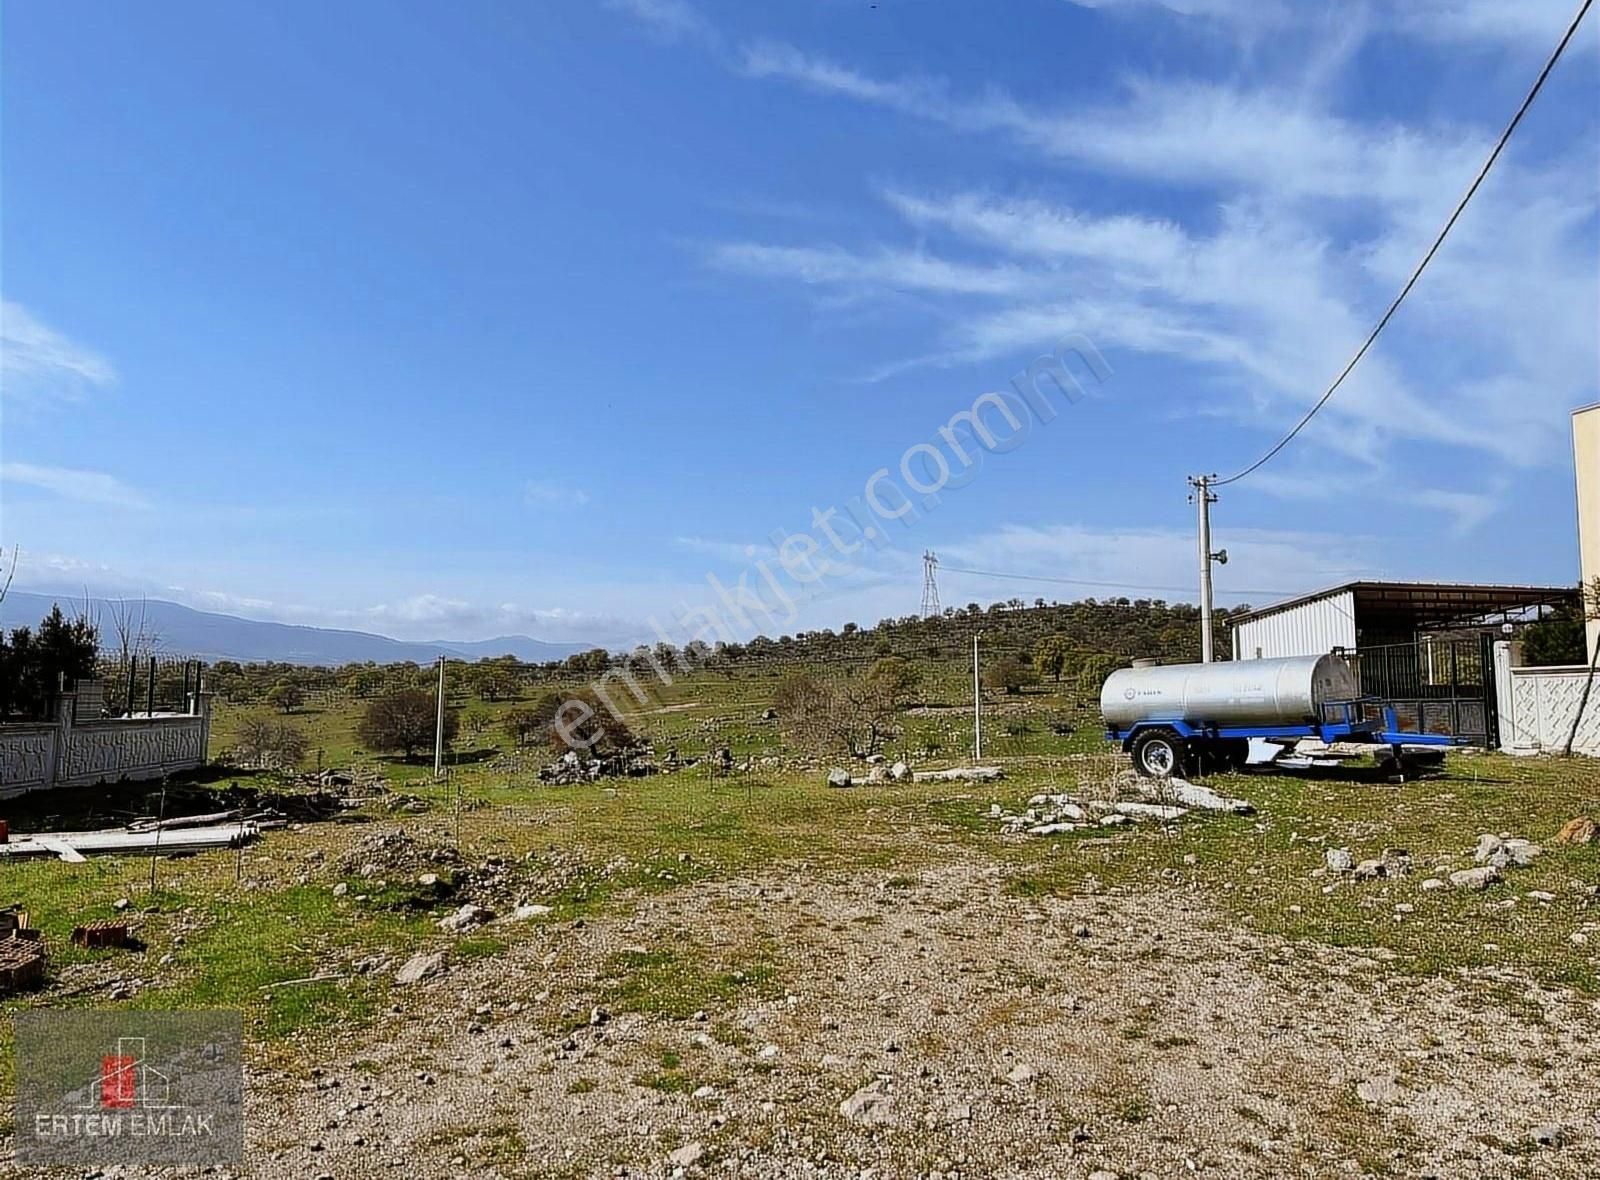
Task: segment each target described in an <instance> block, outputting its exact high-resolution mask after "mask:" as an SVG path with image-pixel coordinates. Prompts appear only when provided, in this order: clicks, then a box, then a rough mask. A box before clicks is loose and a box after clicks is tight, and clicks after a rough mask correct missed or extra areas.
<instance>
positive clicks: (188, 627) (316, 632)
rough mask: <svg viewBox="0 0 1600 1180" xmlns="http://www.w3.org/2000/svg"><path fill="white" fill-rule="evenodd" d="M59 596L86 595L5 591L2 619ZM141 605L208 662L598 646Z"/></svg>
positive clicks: (346, 660)
mask: <svg viewBox="0 0 1600 1180" xmlns="http://www.w3.org/2000/svg"><path fill="white" fill-rule="evenodd" d="M127 601H132V600H127ZM57 602H59V603H60V604H61V609H62V610H64V611H74V612H75V611H77V610H79V609H81V608H82V606H83V598H82V597H81V596H80V597H77V598H74V597H73V596H72V595H70V594H30V593H26V592H24V591H20V590H13V591H11V593H9V594H7V595H6V598H5V601H4V602H0V623H3V624H4V625H5V626H6V627H7V628H11V627H23V626H29V627H31V626H33V625H35V624H36V623H38V621H39V620H40V619H41V618H43V617H44V616H45V615H46V614H48V613H49V611H50V607H51V605H52V604H54V603H57ZM89 608H90V611H91V613H93V614H95V615H96V616H97V617H98V619H99V622H100V641H101V643H103V644H107V645H109V644H112V643H114V642H115V641H116V636H115V633H114V629H113V627H112V622H111V618H112V614H111V608H110V602H108V600H106V599H99V598H91V599H90V600H89ZM144 610H145V620H146V623H147V625H148V626H149V628H150V629H151V630H152V631H154V632H155V634H156V635H158V636H159V637H160V640H161V650H162V651H164V652H170V653H172V654H173V655H176V656H189V657H192V658H196V659H202V660H208V661H215V660H238V661H240V662H241V663H247V662H251V661H258V662H262V661H268V660H272V661H277V662H279V663H285V664H326V665H337V664H356V663H363V662H365V661H367V660H371V661H373V662H374V663H379V664H392V663H397V662H400V661H403V660H412V661H414V662H416V663H419V664H423V663H427V662H428V661H430V660H434V659H437V658H438V657H439V656H440V655H447V656H452V657H456V658H461V659H468V660H476V659H482V658H483V657H485V656H503V655H514V656H516V657H517V658H518V659H519V660H524V661H527V662H530V663H542V662H543V661H545V660H559V659H564V658H565V657H567V656H569V655H571V654H572V653H573V652H578V651H585V650H587V649H588V648H590V647H593V646H594V645H593V644H584V643H546V642H544V641H543V640H539V639H530V638H529V637H528V636H526V635H509V636H506V637H505V638H503V639H485V640H473V641H466V642H456V641H453V640H438V641H434V642H429V643H407V642H405V641H403V640H399V639H391V638H389V636H387V635H374V634H372V633H371V632H368V631H340V630H335V629H332V628H328V627H303V626H299V625H296V624H293V623H268V622H262V621H260V620H258V619H241V618H238V617H236V616H234V615H222V614H216V613H213V612H211V611H203V610H195V609H194V608H192V607H187V606H181V605H179V604H178V603H176V602H163V601H161V600H160V599H155V598H151V599H146V600H145V601H144Z"/></svg>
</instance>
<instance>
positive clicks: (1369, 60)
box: [0, 0, 1600, 644]
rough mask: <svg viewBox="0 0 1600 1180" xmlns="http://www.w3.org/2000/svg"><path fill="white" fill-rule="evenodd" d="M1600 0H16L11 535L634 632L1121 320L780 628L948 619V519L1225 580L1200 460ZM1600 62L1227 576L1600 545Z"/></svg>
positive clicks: (210, 571) (1503, 171)
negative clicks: (938, 606)
mask: <svg viewBox="0 0 1600 1180" xmlns="http://www.w3.org/2000/svg"><path fill="white" fill-rule="evenodd" d="M1573 8H1574V5H1573V4H1572V3H1570V2H1569V0H1552V2H1544V0H1538V2H1535V0H1527V2H1525V3H1519V4H1514V5H1513V4H1503V3H1500V2H1498V0H1412V2H1409V3H1400V2H1398V0H1387V2H1379V0H1373V2H1371V3H1366V4H1360V3H1340V4H1330V5H1326V6H1325V5H1320V4H1298V3H1295V4H1291V3H1274V2H1273V0H1256V2H1253V3H1243V2H1235V0H1166V2H1165V3H1160V2H1156V0H1097V2H1093V3H1091V2H1088V0H1083V2H1079V3H1072V2H1069V0H1016V2H1014V3H1009V4H1006V5H1003V6H985V7H979V6H976V5H966V4H954V3H951V4H929V3H922V2H916V3H913V2H911V0H879V3H877V4H876V5H872V4H869V3H855V2H852V3H843V2H822V3H815V4H807V5H789V6H782V7H780V6H773V5H749V4H731V3H730V4H714V3H709V2H707V3H697V4H694V5H690V4H689V3H687V2H685V0H619V2H617V3H612V4H594V5H587V4H578V3H562V4H547V5H539V6H535V5H527V4H520V3H486V2H475V3H467V4H461V5H450V6H444V5H436V4H409V3H399V4H397V3H392V2H386V3H382V4H377V3H373V4H364V3H356V2H350V0H342V2H341V3H339V4H334V5H326V4H321V5H310V4H295V3H272V4H265V3H263V4H244V3H228V4H211V3H204V4H200V3H195V4H187V3H177V2H171V3H163V4H160V5H102V4H82V3H73V2H63V3H55V4H48V5H44V4H11V5H7V6H6V8H5V9H4V14H3V28H0V37H3V41H0V45H3V67H4V73H3V83H0V85H3V95H0V97H3V120H4V124H3V137H0V167H3V181H4V189H3V198H0V199H3V207H0V208H3V214H4V222H3V242H0V244H3V273H0V289H3V295H4V299H5V310H4V317H3V329H4V352H3V355H0V359H3V362H4V368H3V387H0V406H3V414H4V418H3V424H0V425H3V435H0V444H3V450H0V476H3V479H0V497H3V499H0V510H3V515H0V540H3V541H4V543H5V545H6V546H7V547H8V548H9V547H10V546H12V545H20V546H21V548H22V553H23V557H22V562H21V566H20V568H19V571H18V575H17V584H18V585H19V586H22V585H28V586H32V587H38V588H56V589H80V588H82V587H84V586H88V587H89V588H90V589H91V590H94V591H97V592H101V593H134V592H141V593H148V594H150V595H152V596H159V597H169V598H175V599H178V600H180V601H185V602H188V603H191V604H193V605H196V606H201V607H207V608H212V609H223V610H230V611H233V612H236V613H242V614H247V615H251V616H255V617H263V618H279V619H286V620H290V621H296V622H311V623H319V624H329V625H340V626H357V627H363V628H368V629H375V630H380V631H384V632H387V633H390V634H395V635H399V636H402V637H408V638H426V637H438V636H449V637H452V638H480V637H487V636H490V635H495V634H502V633H507V632H525V633H529V634H533V635H536V636H540V637H543V638H550V639H593V640H595V641H598V642H605V643H608V644H610V643H620V642H623V641H627V640H631V639H633V638H636V637H638V636H639V635H640V634H641V633H642V632H643V631H644V629H645V622H644V621H645V620H646V619H648V618H650V617H656V618H660V619H665V618H670V617H672V616H673V614H674V613H675V612H677V611H679V610H680V609H681V608H683V607H684V606H685V605H691V604H694V603H695V602H697V601H698V600H699V599H702V598H704V597H705V594H706V587H707V581H706V578H707V575H708V574H712V575H715V576H716V577H717V578H718V579H719V580H722V581H723V582H724V583H725V584H727V583H729V582H731V580H732V579H734V578H736V577H737V576H738V575H739V573H740V571H741V569H748V568H749V567H750V566H751V563H753V562H757V561H762V560H767V559H768V558H770V557H771V554H772V538H773V536H774V535H775V530H782V532H779V533H777V534H776V535H777V536H778V537H779V538H780V539H781V537H782V536H783V535H785V534H794V533H798V532H800V531H802V530H811V531H813V532H814V533H815V532H816V530H815V529H814V527H813V520H814V516H813V512H814V510H817V509H823V508H826V507H827V506H830V505H839V506H843V505H845V504H846V503H847V501H849V500H850V499H851V498H852V497H859V496H861V494H862V490H863V486H864V483H865V481H867V480H868V479H869V478H870V477H871V475H872V473H873V472H874V471H876V470H878V469H880V468H884V469H887V470H888V471H889V473H890V475H891V478H894V479H897V480H898V479H899V478H900V476H899V474H898V472H899V463H900V460H901V457H902V456H903V455H904V454H906V452H907V449H908V448H909V447H912V446H913V445H914V444H917V443H918V442H919V441H924V440H928V439H930V438H932V439H934V441H938V435H937V430H938V427H939V426H940V425H941V424H944V423H946V422H947V421H948V420H949V419H950V418H951V416H952V415H953V414H955V413H958V412H959V411H961V410H962V409H964V408H968V407H971V406H972V404H973V402H974V399H975V398H977V397H978V396H979V395H980V394H982V393H984V392H985V391H989V390H1004V389H1007V388H1008V387H1009V382H1010V380H1011V378H1012V376H1013V375H1014V374H1016V373H1017V372H1019V371H1020V370H1022V369H1023V368H1025V367H1026V366H1027V365H1028V364H1029V363H1030V362H1031V361H1032V360H1033V359H1034V358H1036V357H1038V356H1039V355H1040V354H1041V353H1045V352H1048V351H1050V350H1051V349H1052V348H1053V347H1055V345H1056V342H1058V341H1060V340H1062V339H1063V338H1064V337H1069V336H1075V337H1076V338H1079V339H1086V340H1087V341H1089V342H1092V345H1093V347H1094V349H1096V350H1098V353H1099V355H1101V356H1103V358H1104V360H1105V363H1106V365H1107V366H1108V368H1109V372H1108V373H1106V374H1103V379H1099V380H1095V379H1092V378H1091V377H1089V376H1088V374H1087V373H1085V372H1084V371H1083V370H1082V369H1081V368H1080V369H1079V370H1078V372H1079V373H1080V375H1081V376H1083V377H1084V381H1085V388H1086V389H1087V390H1088V394H1087V396H1085V397H1083V398H1081V399H1080V400H1078V401H1077V402H1076V403H1075V404H1067V403H1061V405H1062V409H1061V411H1060V413H1059V416H1058V417H1056V418H1055V420H1054V421H1052V422H1051V423H1049V425H1048V428H1047V429H1038V430H1035V431H1033V432H1031V433H1029V434H1028V435H1027V437H1026V439H1025V442H1024V444H1023V445H1017V446H1014V447H1011V448H1009V449H1006V450H1005V451H1004V453H995V454H989V455H986V456H984V461H983V463H982V466H981V470H973V471H968V472H965V473H964V474H965V476H966V478H964V479H963V480H962V481H960V482H961V484H962V486H959V487H952V488H951V490H949V491H947V492H945V493H943V494H941V495H940V496H939V497H938V502H937V503H936V504H921V505H919V510H918V512H917V513H916V516H917V519H916V520H915V522H914V523H913V524H911V525H909V527H898V525H897V527H895V528H893V529H889V530H886V531H887V532H888V533H889V534H890V535H891V536H892V537H893V546H892V547H887V548H877V547H873V546H865V547H863V548H862V550H861V551H860V552H859V553H858V554H857V555H855V557H854V558H853V559H852V561H851V562H850V563H849V564H848V568H846V563H844V562H842V561H839V562H835V563H834V564H833V569H832V572H831V573H830V576H829V577H828V578H827V579H825V580H824V584H822V585H821V587H820V592H819V593H818V594H817V595H816V597H815V598H814V600H812V601H810V602H808V603H807V604H805V605H804V606H803V607H800V608H797V611H796V614H795V616H794V620H793V623H792V626H787V627H772V626H769V627H765V628H764V629H767V630H769V631H771V630H778V629H796V628H799V629H805V628H809V627H815V626H837V625H838V624H839V623H841V622H843V621H845V620H847V619H857V620H860V621H864V622H865V621H870V620H872V619H875V618H877V617H879V616H881V615H885V614H906V613H911V612H913V611H914V610H915V609H916V607H917V605H918V601H919V597H920V569H921V565H920V560H919V555H920V553H921V551H922V549H924V548H932V549H935V550H937V551H938V552H939V553H940V555H941V557H942V559H943V560H944V562H945V564H946V565H947V566H951V567H968V568H979V569H988V570H1005V571H1014V572H1017V573H1022V574H1032V575H1043V576H1049V577H1056V578H1065V579H1080V580H1082V581H1083V582H1085V583H1089V582H1109V583H1125V584H1128V585H1137V586H1149V587H1152V588H1153V589H1154V592H1155V593H1156V594H1157V595H1158V596H1161V597H1167V598H1181V597H1184V594H1183V593H1181V592H1180V591H1175V590H1168V589H1162V588H1166V587H1182V586H1187V585H1189V584H1190V583H1191V582H1192V581H1193V577H1194V575H1193V571H1192V565H1193V560H1192V549H1193V546H1192V541H1191V539H1190V538H1191V531H1190V530H1191V509H1190V507H1189V506H1188V504H1187V503H1186V500H1185V494H1186V488H1185V484H1184V477H1185V475H1186V474H1188V473H1191V472H1195V471H1219V472H1222V473H1224V474H1226V473H1229V472H1231V471H1232V470H1236V469H1238V468H1240V467H1242V466H1244V465H1245V464H1247V463H1248V462H1250V461H1251V460H1253V459H1254V458H1255V457H1256V456H1257V455H1258V454H1259V453H1260V452H1261V451H1262V450H1264V449H1265V448H1266V447H1267V446H1269V445H1270V444H1271V443H1272V442H1273V441H1274V440H1275V438H1276V437H1277V436H1278V435H1279V434H1280V433H1281V431H1282V430H1283V429H1284V428H1285V427H1286V426H1287V425H1288V424H1290V423H1292V422H1293V421H1294V419H1295V418H1296V417H1297V416H1298V415H1299V413H1301V412H1302V411H1303V409H1304V408H1305V407H1306V406H1307V405H1308V404H1309V403H1310V402H1311V401H1312V400H1313V399H1314V398H1315V397H1316V396H1317V394H1318V393H1320V392H1321V390H1322V388H1323V387H1324V386H1325V384H1326V382H1327V381H1328V380H1329V379H1330V377H1331V376H1332V374H1333V373H1335V372H1336V371H1337V370H1338V368H1339V367H1340V365H1341V364H1342V363H1343V361H1344V359H1345V358H1346V357H1347V356H1348V354H1349V352H1350V351H1351V350H1352V349H1353V347H1354V346H1355V344H1356V343H1357V342H1358V341H1359V340H1360V338H1361V336H1362V335H1364V333H1365V332H1366V330H1367V329H1368V328H1369V326H1370V324H1371V323H1372V321H1373V320H1374V319H1375V317H1376V316H1377V314H1378V313H1379V312H1380V311H1381V310H1382V308H1383V306H1384V305H1385V303H1386V302H1387V300H1388V299H1389V298H1390V297H1391V296H1392V294H1393V292H1394V291H1395V290H1397V289H1398V286H1399V284H1400V283H1401V282H1402V281H1403V279H1404V277H1405V275H1406V273H1407V272H1408V271H1409V268H1410V267H1411V266H1412V265H1413V263H1414V262H1415V260H1416V258H1417V257H1418V256H1419V255H1420V253H1421V251H1422V250H1423V249H1424V248H1425V246H1426V245H1427V243H1428V241H1429V240H1430V239H1431V236H1432V235H1433V234H1434V233H1435V232H1436V231H1437V228H1438V226H1439V225H1440V224H1441V223H1442V221H1443V219H1444V217H1445V216H1446V214H1447V213H1448V212H1449V210H1450V208H1451V207H1452V206H1453V204H1454V202H1455V201H1456V200H1457V199H1458V198H1459V196H1460V195H1461V193H1462V192H1463V191H1464V189H1465V187H1466V185H1467V183H1468V181H1469V180H1470V179H1471V176H1472V174H1473V173H1474V171H1475V170H1476V169H1477V167H1478V166H1479V164H1480V163H1481V161H1482V159H1483V157H1484V155H1485V154H1486V153H1487V150H1488V148H1489V146H1490V144H1491V143H1492V142H1493V138H1494V136H1495V135H1496V134H1497V133H1498V131H1499V129H1500V127H1501V126H1502V125H1503V123H1504V121H1505V119H1506V118H1507V117H1508V115H1509V113H1510V112H1511V110H1512V109H1514V107H1515V105H1516V103H1517V102H1518V101H1519V100H1520V98H1521V96H1522V95H1523V93H1524V92H1525V91H1526V89H1527V86H1528V85H1529V83H1530V81H1531V80H1532V77H1533V76H1534V74H1535V73H1536V72H1537V70H1538V68H1539V66H1540V65H1541V64H1542V61H1543V58H1544V56H1545V55H1546V54H1547V53H1548V52H1549V50H1550V48H1551V47H1552V46H1553V45H1554V43H1555V41H1556V39H1557V38H1558V36H1559V34H1560V32H1561V31H1562V29H1564V27H1565V25H1566V22H1567V20H1569V19H1570V17H1571V13H1572V9H1573ZM1597 46H1600V26H1597V25H1595V24H1594V23H1593V22H1590V24H1589V27H1587V28H1585V29H1584V30H1582V32H1581V34H1580V43H1579V44H1578V45H1577V46H1575V48H1574V51H1573V52H1572V53H1569V55H1568V57H1567V58H1566V59H1565V60H1564V61H1563V63H1562V64H1561V66H1560V67H1559V69H1558V71H1557V73H1556V75H1555V76H1554V77H1553V79H1552V80H1551V82H1550V84H1549V85H1548V87H1547V88H1546V91H1545V93H1544V95H1543V96H1542V97H1541V99H1540V101H1539V103H1538V104H1537V105H1536V106H1535V108H1534V110H1533V112H1532V113H1531V115H1530V117H1529V119H1528V121H1527V122H1526V123H1525V124H1524V126H1523V128H1522V129H1521V131H1519V133H1518V136H1517V138H1516V139H1515V140H1514V141H1513V144H1512V147H1511V149H1510V151H1509V154H1508V155H1507V156H1506V157H1505V158H1504V159H1503V160H1502V162H1501V164H1500V166H1499V167H1498V168H1497V170H1496V172H1495V174H1494V175H1493V176H1492V178H1491V180H1490V182H1489V183H1488V184H1487V185H1486V186H1485V188H1484V189H1483V190H1482V192H1481V193H1480V195H1479V197H1478V199H1477V201H1476V202H1475V203H1474V205H1473V207H1472V208H1471V209H1470V210H1469V212H1468V214H1467V216H1466V217H1465V218H1464V219H1463V221H1462V222H1461V224H1460V226H1459V227H1458V229H1457V232H1456V234H1455V235H1454V236H1453V237H1452V239H1451V240H1450V242H1449V243H1448V244H1447V246H1446V248H1445V250H1444V252H1443V253H1442V254H1441V255H1440V257H1439V258H1438V259H1437V261H1436V262H1435V264H1434V266H1433V268H1432V269H1431V270H1430V271H1429V273H1428V275H1427V276H1426V278H1425V279H1424V282H1423V283H1422V284H1421V285H1420V286H1419V288H1418V289H1417V291H1416V292H1415V293H1414V295H1413V296H1412V298H1411V300H1410V301H1409V302H1408V303H1407V305H1406V306H1405V308H1404V309H1403V310H1402V312H1401V314H1400V316H1399V317H1398V318H1397V320H1396V321H1395V323H1394V324H1393V325H1392V326H1391V328H1390V330H1389V332H1388V333H1387V334H1386V335H1385V337H1384V339H1383V341H1382V342H1381V344H1380V346H1379V347H1378V349H1377V350H1376V351H1375V352H1374V353H1373V354H1372V355H1371V356H1370V357H1369V358H1368V360H1367V361H1366V362H1365V363H1364V365H1363V366H1362V367H1361V368H1360V369H1359V370H1358V371H1357V374H1356V376H1355V377H1354V378H1352V380H1351V381H1350V382H1349V383H1348V384H1347V387H1346V388H1345V390H1344V391H1343V392H1342V393H1341V394H1340V396H1339V397H1338V398H1337V399H1336V400H1335V401H1334V402H1333V403H1332V404H1331V406H1330V408H1329V410H1328V411H1327V412H1326V413H1325V414H1324V415H1322V416H1321V417H1320V418H1319V419H1318V420H1317V421H1316V422H1315V424H1314V425H1313V426H1312V428H1310V429H1309V430H1308V431H1307V432H1306V433H1305V435H1304V436H1302V439H1301V440H1300V441H1299V442H1297V443H1296V445H1295V446H1293V447H1292V448H1291V449H1290V450H1288V451H1286V452H1285V453H1284V454H1283V455H1282V456H1280V458H1279V459H1277V460H1275V461H1274V462H1273V463H1272V464H1270V465H1269V466H1268V467H1267V468H1265V469H1263V471H1262V472H1261V473H1259V474H1258V475H1256V476H1254V477H1252V478H1251V479H1249V480H1247V481H1244V482H1241V483H1239V484H1237V485H1235V486H1233V487H1230V488H1228V489H1226V490H1225V493H1224V496H1223V499H1222V502H1221V503H1220V504H1219V505H1218V506H1217V509H1216V519H1215V528H1216V539H1217V543H1218V544H1219V545H1225V546H1227V547H1228V549H1229V550H1230V551H1231V553H1232V557H1233V560H1232V561H1231V562H1230V563H1229V564H1228V565H1227V566H1226V567H1225V568H1224V569H1222V570H1221V571H1219V578H1218V586H1219V593H1220V595H1221V597H1222V599H1223V600H1224V601H1240V600H1243V599H1249V600H1252V601H1257V602H1259V601H1263V600H1265V599H1266V598H1268V597H1271V593H1270V592H1273V591H1284V592H1291V591H1299V590H1303V589H1306V588H1309V587H1312V586H1316V585H1321V584H1327V583H1333V582H1338V581H1342V580H1346V579H1348V578H1351V577H1356V576H1367V577H1429V578H1438V579H1448V580H1482V581H1488V580H1505V581H1551V582H1571V581H1575V580H1576V576H1577V568H1576V567H1577V556H1576V543H1575V539H1574V529H1575V525H1574V507H1573V494H1572V479H1573V473H1572V467H1571V463H1572V460H1571V450H1570V443H1569V441H1568V433H1567V430H1568V413H1569V411H1570V410H1571V409H1573V408H1575V407H1577V406H1579V405H1582V404H1585V403H1587V402H1592V401H1594V400H1596V399H1597V397H1600V392H1597V382H1596V355H1597V348H1596V345H1597V339H1596V335H1597V329H1596V324H1597V322H1600V281H1597V278H1596V273H1597V272H1596V266H1595V260H1596V255H1597V239H1600V228H1597V226H1600V220H1597V204H1600V182H1597V176H1600V134H1597V131H1600V110H1597V105H1596V103H1595V101H1594V94H1595V93H1596V89H1595V84H1596V81H1597V77H1596V74H1597V62H1600V53H1597ZM816 535H818V536H820V535H821V534H820V533H816ZM941 590H942V593H943V597H944V600H945V602H946V603H964V602H967V601H971V600H979V601H988V600H991V599H995V598H1008V597H1011V596H1013V595H1017V596H1020V597H1023V598H1027V599H1031V598H1033V597H1034V596H1035V595H1044V596H1046V597H1049V598H1058V597H1059V598H1063V599H1065V598H1072V597H1080V596H1084V595H1089V594H1099V595H1101V596H1104V595H1105V594H1107V593H1112V592H1114V591H1110V590H1107V589H1103V588H1096V587H1092V586H1088V585H1085V586H1080V587H1074V586H1070V585H1064V584H1048V583H1037V584H1030V583H1024V582H999V581H985V580H981V579H977V578H974V577H972V576H970V575H958V574H954V573H950V574H947V575H946V577H945V578H944V579H943V580H942V583H941Z"/></svg>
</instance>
